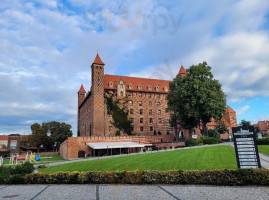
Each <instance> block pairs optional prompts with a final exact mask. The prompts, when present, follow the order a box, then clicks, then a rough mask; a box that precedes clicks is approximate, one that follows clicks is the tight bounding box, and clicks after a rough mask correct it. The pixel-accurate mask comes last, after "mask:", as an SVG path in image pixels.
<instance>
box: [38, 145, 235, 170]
mask: <svg viewBox="0 0 269 200" xmlns="http://www.w3.org/2000/svg"><path fill="white" fill-rule="evenodd" d="M236 168H237V165H236V158H235V152H234V149H233V148H232V147H230V146H213V147H204V148H197V149H186V150H178V151H167V152H160V153H152V154H151V153H147V154H143V155H129V156H124V157H118V158H107V159H100V160H92V161H84V162H77V163H69V164H64V165H58V166H52V167H50V168H44V169H40V170H39V171H40V172H59V171H65V172H66V171H120V170H129V171H130V170H178V169H182V170H205V169H236Z"/></svg>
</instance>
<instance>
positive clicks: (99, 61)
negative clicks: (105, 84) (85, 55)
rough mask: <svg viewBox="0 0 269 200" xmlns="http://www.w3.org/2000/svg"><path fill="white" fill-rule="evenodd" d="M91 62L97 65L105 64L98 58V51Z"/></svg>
mask: <svg viewBox="0 0 269 200" xmlns="http://www.w3.org/2000/svg"><path fill="white" fill-rule="evenodd" d="M93 64H99V65H104V64H105V63H103V61H102V60H101V58H100V56H99V54H98V53H97V54H96V57H95V59H94V61H93Z"/></svg>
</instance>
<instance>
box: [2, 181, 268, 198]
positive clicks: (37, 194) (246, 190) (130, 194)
mask: <svg viewBox="0 0 269 200" xmlns="http://www.w3.org/2000/svg"><path fill="white" fill-rule="evenodd" d="M0 199H9V200H14V199H16V200H21V199H29V200H32V199H35V200H36V199H46V200H47V199H56V200H61V199H64V200H67V199H82V200H83V199H97V200H107V199H109V200H114V199H115V200H128V199H137V200H138V199H139V200H150V199H154V200H156V199H157V200H162V199H165V200H170V199H176V200H179V199H180V200H185V199H188V200H189V199H199V200H204V199H208V200H230V199H237V200H241V199H242V200H252V199H255V200H267V199H269V187H257V186H247V187H246V186H241V187H240V186H236V187H235V186H233V187H231V186H204V185H91V184H85V185H0Z"/></svg>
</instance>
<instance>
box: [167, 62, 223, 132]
mask: <svg viewBox="0 0 269 200" xmlns="http://www.w3.org/2000/svg"><path fill="white" fill-rule="evenodd" d="M210 70H211V67H210V66H208V65H207V63H206V62H203V63H200V64H198V65H192V66H191V67H190V68H189V69H188V70H187V72H188V73H187V74H186V76H185V77H181V76H177V77H176V78H174V80H173V81H172V82H171V83H170V92H169V94H168V97H167V99H168V110H169V111H173V112H174V113H176V114H177V116H178V117H179V124H180V125H181V126H182V127H183V128H185V129H189V131H191V129H192V128H193V127H197V126H198V125H200V122H202V132H203V134H206V132H207V127H206V124H207V123H208V122H210V119H211V118H212V117H213V118H214V119H216V120H218V119H220V118H221V117H222V115H223V114H224V113H225V106H226V99H225V95H224V93H223V91H222V89H221V84H220V83H219V82H218V81H217V80H215V79H214V78H213V74H212V73H211V71H210Z"/></svg>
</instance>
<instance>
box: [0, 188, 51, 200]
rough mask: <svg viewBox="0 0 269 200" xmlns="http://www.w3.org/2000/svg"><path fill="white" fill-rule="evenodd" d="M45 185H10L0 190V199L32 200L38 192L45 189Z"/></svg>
mask: <svg viewBox="0 0 269 200" xmlns="http://www.w3.org/2000/svg"><path fill="white" fill-rule="evenodd" d="M45 187H46V185H35V186H33V185H12V186H5V187H4V188H2V189H0V199H7V200H8V199H10V200H13V199H16V200H17V199H27V200H29V199H32V198H33V197H35V196H36V195H37V194H38V193H39V192H40V191H42V190H43V189H45Z"/></svg>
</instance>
